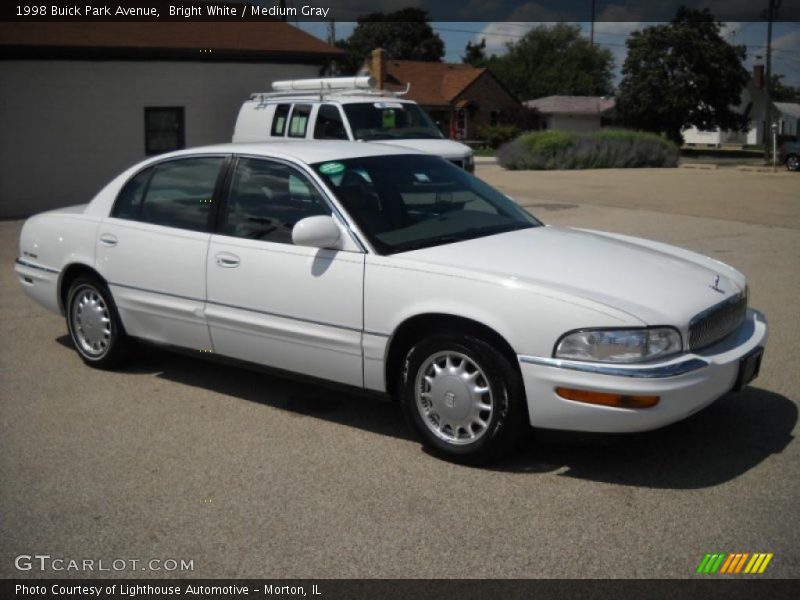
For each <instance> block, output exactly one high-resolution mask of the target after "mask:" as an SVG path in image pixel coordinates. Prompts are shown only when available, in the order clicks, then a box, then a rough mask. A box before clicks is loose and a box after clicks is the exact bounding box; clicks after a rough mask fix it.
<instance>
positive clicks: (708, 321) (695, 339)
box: [689, 292, 747, 350]
mask: <svg viewBox="0 0 800 600" xmlns="http://www.w3.org/2000/svg"><path fill="white" fill-rule="evenodd" d="M746 312H747V294H746V293H744V292H743V293H741V294H739V295H738V296H733V297H732V298H730V299H728V300H726V301H725V302H722V303H721V304H718V305H716V306H712V307H711V308H710V309H708V310H707V311H704V312H702V313H700V314H699V315H697V316H696V317H695V318H694V319H692V322H691V323H690V324H689V349H690V350H700V349H701V348H705V347H706V346H710V345H711V344H713V343H714V342H718V341H719V340H721V339H722V338H724V337H725V336H727V335H728V334H730V333H732V332H733V331H735V330H736V329H737V328H738V327H739V326H740V325H741V324H742V323H743V322H744V318H745V314H746Z"/></svg>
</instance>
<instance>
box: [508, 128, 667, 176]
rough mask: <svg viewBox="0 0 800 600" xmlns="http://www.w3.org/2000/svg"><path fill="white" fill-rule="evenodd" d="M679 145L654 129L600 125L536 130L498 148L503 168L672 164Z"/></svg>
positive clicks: (583, 167)
mask: <svg viewBox="0 0 800 600" xmlns="http://www.w3.org/2000/svg"><path fill="white" fill-rule="evenodd" d="M678 153H679V150H678V146H676V145H675V144H674V143H672V142H670V141H669V140H667V139H664V138H662V137H660V136H658V135H656V134H654V133H646V132H642V131H630V130H626V129H600V130H599V131H595V132H592V133H570V132H566V131H555V130H553V131H537V132H534V133H527V134H525V135H522V136H520V137H518V138H517V139H515V140H513V141H511V142H508V143H507V144H504V145H503V146H501V147H500V149H499V150H498V151H497V160H498V162H499V163H500V165H502V166H503V167H505V168H506V169H512V170H519V169H615V168H633V167H675V166H677V164H678Z"/></svg>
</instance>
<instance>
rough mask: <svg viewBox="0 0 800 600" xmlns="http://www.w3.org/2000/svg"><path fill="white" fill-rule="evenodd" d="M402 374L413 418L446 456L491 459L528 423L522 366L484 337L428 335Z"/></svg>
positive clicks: (409, 417) (509, 445) (475, 460)
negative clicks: (521, 374)
mask: <svg viewBox="0 0 800 600" xmlns="http://www.w3.org/2000/svg"><path fill="white" fill-rule="evenodd" d="M400 379H401V381H400V390H399V396H400V399H401V402H402V404H403V409H404V412H405V414H406V418H407V420H408V421H409V422H410V423H411V425H412V427H413V428H414V429H415V431H416V432H417V433H418V434H419V436H420V438H421V439H422V442H423V443H424V444H425V446H427V447H428V448H430V449H431V450H433V451H435V452H437V453H438V454H440V455H443V456H445V457H446V458H450V459H453V460H457V461H460V462H471V463H484V462H487V461H489V460H492V459H495V458H497V457H499V456H501V455H502V454H504V453H506V452H508V451H509V450H510V449H512V448H513V446H514V444H515V443H516V442H517V441H518V440H519V438H520V436H521V434H522V433H523V432H525V431H526V430H527V429H528V418H527V410H526V409H525V399H524V391H523V387H522V382H521V381H520V376H519V374H518V372H517V370H516V369H515V368H514V367H513V366H512V365H511V363H510V362H509V360H508V359H506V358H505V356H503V355H502V354H501V353H499V352H498V351H496V350H495V349H494V348H493V347H492V346H490V345H489V344H487V343H486V342H484V341H483V340H481V339H478V338H475V337H471V336H467V335H459V334H456V333H450V334H440V335H436V336H432V337H430V338H427V339H425V340H423V341H421V342H419V343H418V344H416V345H415V346H414V347H413V348H411V350H410V351H409V353H408V355H407V356H406V360H405V363H404V368H403V373H402V377H401V378H400Z"/></svg>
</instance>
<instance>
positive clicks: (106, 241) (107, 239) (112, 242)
mask: <svg viewBox="0 0 800 600" xmlns="http://www.w3.org/2000/svg"><path fill="white" fill-rule="evenodd" d="M118 241H119V240H118V239H117V236H115V235H113V234H111V233H101V234H100V243H101V244H103V246H110V247H111V246H116V245H117V242H118Z"/></svg>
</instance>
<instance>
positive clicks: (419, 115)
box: [343, 101, 444, 141]
mask: <svg viewBox="0 0 800 600" xmlns="http://www.w3.org/2000/svg"><path fill="white" fill-rule="evenodd" d="M343 108H344V112H345V114H346V115H347V119H348V121H350V129H352V130H353V136H354V137H355V139H357V140H365V141H369V140H392V139H395V140H411V139H436V140H439V139H442V138H443V137H444V136H443V135H442V132H441V131H440V130H439V128H438V127H437V126H436V123H434V122H433V121H432V120H431V118H430V117H429V116H428V114H427V113H426V112H425V111H424V110H422V109H421V108H420V107H419V106H418V105H416V104H412V103H410V102H387V101H379V102H355V103H348V104H344V105H343Z"/></svg>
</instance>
